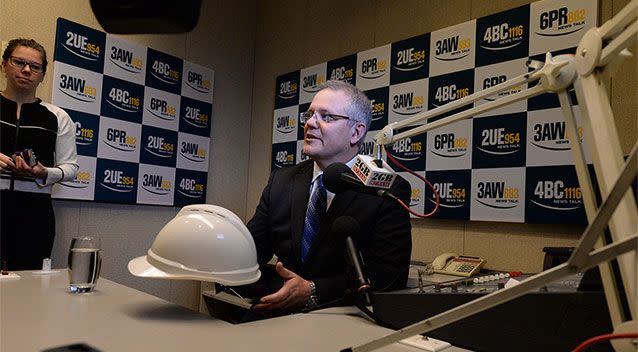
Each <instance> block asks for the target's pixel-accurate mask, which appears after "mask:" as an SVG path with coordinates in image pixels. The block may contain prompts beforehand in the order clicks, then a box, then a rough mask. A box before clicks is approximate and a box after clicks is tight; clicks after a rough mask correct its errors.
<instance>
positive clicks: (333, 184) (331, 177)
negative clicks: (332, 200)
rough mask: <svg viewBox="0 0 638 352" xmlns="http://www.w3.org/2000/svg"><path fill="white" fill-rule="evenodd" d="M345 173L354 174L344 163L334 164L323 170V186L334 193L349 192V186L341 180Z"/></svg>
mask: <svg viewBox="0 0 638 352" xmlns="http://www.w3.org/2000/svg"><path fill="white" fill-rule="evenodd" d="M344 173H352V170H350V168H349V167H348V166H347V165H346V164H343V163H332V164H330V165H328V167H327V168H326V169H325V170H323V185H324V186H325V187H326V189H327V190H328V191H330V192H332V193H335V194H337V193H341V192H343V191H347V190H348V185H347V184H346V183H345V182H343V181H342V180H341V175H342V174H344Z"/></svg>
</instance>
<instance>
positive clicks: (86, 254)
mask: <svg viewBox="0 0 638 352" xmlns="http://www.w3.org/2000/svg"><path fill="white" fill-rule="evenodd" d="M101 267H102V254H101V250H100V239H99V238H96V237H78V238H73V239H71V247H70V248H69V290H70V291H71V292H72V293H87V292H91V291H93V288H95V284H96V283H97V279H98V278H99V277H100V268H101Z"/></svg>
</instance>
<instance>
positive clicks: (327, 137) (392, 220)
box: [248, 81, 412, 312]
mask: <svg viewBox="0 0 638 352" xmlns="http://www.w3.org/2000/svg"><path fill="white" fill-rule="evenodd" d="M302 118H303V119H304V120H305V127H304V147H303V151H304V153H305V154H306V155H308V156H309V157H310V159H311V160H307V161H304V162H302V163H300V164H298V165H295V166H291V167H286V168H281V169H277V170H274V171H273V172H272V174H271V175H270V179H269V180H268V184H267V186H266V187H265V189H264V191H263V194H262V196H261V200H260V203H259V205H258V206H257V209H256V211H255V215H254V216H253V218H252V219H251V220H250V221H249V222H248V229H249V230H250V232H251V233H252V235H253V238H254V240H255V244H256V246H257V253H258V259H259V263H260V264H265V263H266V262H268V261H269V260H270V259H271V258H272V255H273V254H275V255H276V256H277V258H278V262H277V264H276V267H275V270H276V273H277V274H278V275H279V276H280V277H281V279H282V280H283V285H282V284H281V283H279V286H277V287H278V288H279V289H278V290H277V291H276V292H274V293H271V294H268V295H266V296H264V297H262V298H261V299H260V301H259V303H258V304H256V305H255V306H254V308H255V309H256V310H262V311H284V312H285V311H294V310H299V309H301V308H303V307H306V308H312V307H313V306H316V305H317V304H321V303H326V302H331V301H333V300H337V299H339V298H341V297H343V296H344V294H345V292H346V290H347V289H348V288H349V287H350V285H349V279H348V278H347V275H346V272H347V269H348V267H347V261H346V257H345V243H344V238H343V237H341V236H338V235H336V234H333V233H331V227H332V223H333V222H334V220H335V219H336V218H338V217H339V216H342V215H349V216H352V217H353V218H354V219H356V220H357V221H358V223H359V224H360V226H361V231H360V233H357V234H350V235H351V236H352V237H353V238H354V240H355V242H356V243H357V246H358V248H359V250H360V251H361V253H362V255H363V258H364V262H365V266H366V269H367V273H368V276H369V278H370V281H371V286H372V289H373V290H383V289H396V288H401V287H404V286H405V283H406V281H407V276H408V268H409V264H410V254H411V248H412V241H411V225H410V218H409V215H408V213H407V212H406V211H405V210H404V209H402V208H401V207H400V206H399V205H398V204H397V203H396V202H394V201H391V200H387V199H385V198H380V197H376V196H373V195H367V194H361V193H356V192H354V191H345V192H342V193H339V194H336V195H335V194H332V193H330V192H326V191H323V193H321V192H322V189H323V184H322V173H323V170H325V168H326V167H328V166H329V165H331V164H332V163H344V164H347V165H349V166H351V165H352V163H353V161H354V158H355V156H356V155H357V153H358V151H359V145H360V144H361V143H362V142H363V141H364V139H365V135H366V132H367V130H368V128H369V127H370V121H371V104H370V100H369V99H368V98H367V97H366V96H365V94H363V93H362V92H361V91H360V90H358V89H357V88H356V87H354V86H352V85H350V84H347V83H344V82H341V81H328V82H326V83H325V84H324V85H323V86H322V87H320V90H319V92H318V93H317V94H316V95H315V97H314V99H313V100H312V103H311V105H310V108H309V110H308V111H307V112H306V113H304V114H303V115H302ZM391 192H392V193H393V194H394V195H396V196H398V197H400V198H401V199H402V200H403V201H404V202H405V203H406V204H409V199H410V192H411V190H410V185H409V183H408V182H407V181H405V180H404V179H402V178H400V177H397V181H396V182H395V183H394V185H393V188H392V190H391ZM322 194H323V202H321V199H322ZM316 199H318V200H319V201H318V203H315V200H316ZM317 204H320V205H317ZM325 207H327V210H326V209H325ZM317 208H319V209H318V210H317ZM314 211H318V213H319V215H318V216H313V214H311V213H313V212H314ZM315 215H316V214H315ZM309 234H310V235H309Z"/></svg>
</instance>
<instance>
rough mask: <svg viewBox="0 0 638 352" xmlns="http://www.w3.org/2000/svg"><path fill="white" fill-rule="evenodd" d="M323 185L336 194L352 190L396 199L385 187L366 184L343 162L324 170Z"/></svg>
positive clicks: (333, 164)
mask: <svg viewBox="0 0 638 352" xmlns="http://www.w3.org/2000/svg"><path fill="white" fill-rule="evenodd" d="M323 185H324V186H326V189H327V190H329V191H330V192H332V193H335V194H338V193H341V192H344V191H348V190H351V191H355V192H359V193H365V194H371V195H374V196H379V197H386V198H391V199H396V197H395V196H394V195H393V194H392V193H390V192H388V191H387V190H385V189H380V188H377V187H370V186H366V185H365V184H363V183H362V182H361V181H360V180H359V179H358V178H357V176H355V174H354V172H353V171H352V170H351V169H350V168H349V167H348V166H346V164H342V163H332V164H330V165H329V166H328V167H327V168H326V169H325V170H324V171H323Z"/></svg>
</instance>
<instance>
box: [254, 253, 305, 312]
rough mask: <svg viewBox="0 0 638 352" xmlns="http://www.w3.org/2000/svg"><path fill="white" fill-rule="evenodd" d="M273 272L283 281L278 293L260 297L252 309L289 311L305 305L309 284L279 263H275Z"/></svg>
mask: <svg viewBox="0 0 638 352" xmlns="http://www.w3.org/2000/svg"><path fill="white" fill-rule="evenodd" d="M275 270H276V271H277V274H279V276H281V277H282V278H283V279H284V285H283V286H282V287H281V289H279V291H277V292H275V293H273V294H271V295H268V296H264V297H262V298H261V299H260V300H259V303H257V304H256V305H254V306H253V309H256V310H291V309H294V308H299V307H302V306H303V305H304V304H306V302H307V301H308V298H309V297H310V294H311V289H310V282H309V281H307V280H304V278H302V277H301V276H299V275H297V274H295V273H294V272H292V271H290V270H288V269H286V268H284V265H283V264H282V263H281V262H278V263H277V265H276V266H275Z"/></svg>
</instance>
